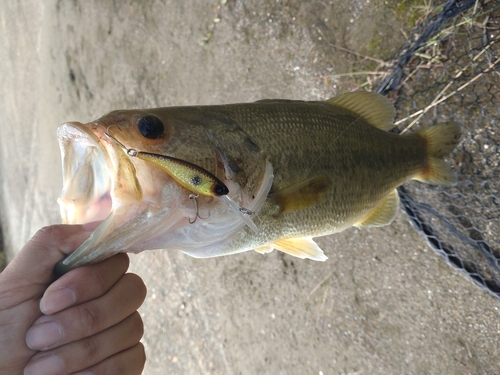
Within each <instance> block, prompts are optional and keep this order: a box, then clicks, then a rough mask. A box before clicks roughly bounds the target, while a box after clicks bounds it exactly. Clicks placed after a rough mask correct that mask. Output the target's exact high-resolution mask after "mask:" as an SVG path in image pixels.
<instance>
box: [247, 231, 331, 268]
mask: <svg viewBox="0 0 500 375" xmlns="http://www.w3.org/2000/svg"><path fill="white" fill-rule="evenodd" d="M269 248H275V249H276V250H279V251H282V252H284V253H287V254H289V255H292V256H294V257H297V258H300V259H312V260H317V261H320V262H324V261H325V260H327V259H328V257H327V256H326V255H325V254H324V253H323V250H321V248H320V247H319V246H318V244H317V243H316V242H314V240H313V239H312V237H302V238H283V239H281V240H278V241H275V242H273V243H271V244H269V245H267V246H263V247H261V248H259V249H256V251H257V252H260V253H265V252H269Z"/></svg>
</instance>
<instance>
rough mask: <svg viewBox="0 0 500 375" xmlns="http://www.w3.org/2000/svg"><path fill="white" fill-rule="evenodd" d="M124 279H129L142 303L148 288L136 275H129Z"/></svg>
mask: <svg viewBox="0 0 500 375" xmlns="http://www.w3.org/2000/svg"><path fill="white" fill-rule="evenodd" d="M124 277H127V281H128V282H129V283H130V284H131V285H132V288H134V295H135V296H137V297H139V298H140V301H141V303H142V302H143V301H144V299H145V298H146V294H147V288H146V284H144V281H143V280H142V279H141V278H140V277H139V276H138V275H136V274H135V273H127V274H126V275H125V276H124Z"/></svg>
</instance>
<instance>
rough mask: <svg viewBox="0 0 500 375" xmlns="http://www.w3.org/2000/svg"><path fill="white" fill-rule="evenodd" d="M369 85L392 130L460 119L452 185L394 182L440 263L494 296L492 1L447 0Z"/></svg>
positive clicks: (499, 33) (498, 66)
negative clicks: (390, 116)
mask: <svg viewBox="0 0 500 375" xmlns="http://www.w3.org/2000/svg"><path fill="white" fill-rule="evenodd" d="M376 91H377V92H379V93H382V94H386V95H388V96H389V97H391V98H392V99H393V100H394V101H395V105H396V108H397V109H398V119H397V122H396V124H397V125H398V129H397V131H399V132H405V131H406V130H408V129H409V128H412V131H413V130H415V129H416V128H417V127H418V128H421V127H422V128H425V127H429V126H432V125H435V124H438V123H441V122H447V121H450V120H452V121H455V122H457V123H458V124H460V125H461V132H462V136H461V141H460V144H459V145H458V147H457V148H456V149H455V151H454V152H453V154H452V155H451V156H450V158H449V162H450V163H452V165H453V167H454V169H455V171H457V174H458V183H457V185H456V186H453V187H434V186H428V185H424V184H421V183H418V182H410V183H407V184H405V186H404V187H401V188H400V189H399V194H400V197H401V202H402V204H403V207H404V209H405V211H406V212H407V214H408V215H409V217H410V220H411V222H412V224H413V225H414V227H415V228H416V229H417V230H418V231H419V232H420V233H421V234H422V235H423V236H424V237H425V238H426V240H427V242H428V243H429V244H430V246H431V247H432V248H433V249H434V250H435V251H436V252H437V253H438V254H439V255H440V256H442V257H443V258H444V259H445V260H446V261H447V263H448V264H450V265H451V266H453V267H455V268H456V269H457V270H459V271H460V272H461V273H462V274H464V275H466V276H467V277H468V278H469V279H470V280H471V281H472V282H473V283H475V284H476V285H478V286H479V287H481V288H482V289H485V290H487V291H488V292H490V293H491V294H492V295H494V296H495V297H497V298H500V263H499V262H500V241H499V233H500V129H499V126H498V123H499V121H500V2H498V1H483V2H481V1H456V0H448V1H445V2H444V3H443V4H442V5H441V6H439V7H438V8H437V9H436V10H435V12H434V13H433V14H430V15H429V16H428V18H427V20H426V21H425V22H423V23H421V24H420V25H419V26H417V27H416V28H415V30H414V31H413V33H412V34H411V36H410V37H409V39H408V42H407V45H405V46H404V47H403V48H402V49H401V50H400V52H399V53H398V54H397V56H396V58H395V59H394V60H393V62H392V63H391V69H389V72H388V74H387V75H386V76H385V77H384V78H383V79H381V80H380V82H379V84H378V86H377V88H376Z"/></svg>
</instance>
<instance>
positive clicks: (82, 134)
mask: <svg viewBox="0 0 500 375" xmlns="http://www.w3.org/2000/svg"><path fill="white" fill-rule="evenodd" d="M105 131H106V129H105V128H104V127H103V126H102V125H100V124H98V123H91V124H81V123H77V122H70V123H64V124H62V125H60V126H59V128H58V129H57V137H58V141H59V146H60V150H61V156H62V165H63V189H62V192H61V195H60V197H59V199H58V203H59V206H60V211H61V218H62V221H63V223H65V224H83V223H87V222H93V221H102V223H101V224H100V225H99V227H98V228H97V230H96V231H95V232H94V233H93V234H92V236H91V237H90V238H89V239H88V240H87V241H85V243H84V244H82V246H80V248H78V249H77V250H76V251H75V252H74V253H73V254H71V255H70V256H69V257H68V258H66V259H65V260H64V262H63V264H62V265H61V266H60V268H61V267H62V266H64V267H66V268H68V270H69V269H72V268H75V267H78V266H80V265H83V264H87V263H89V262H92V261H97V260H99V259H103V258H104V257H106V258H107V257H109V256H111V255H113V253H116V252H118V251H110V249H109V246H108V248H106V246H102V247H101V246H99V247H96V246H95V244H96V243H99V242H100V241H102V240H103V239H104V238H106V237H107V236H109V233H110V232H112V231H116V230H117V228H118V227H120V226H121V225H122V224H123V223H124V222H126V221H127V220H129V219H131V218H132V217H134V215H139V212H141V211H144V210H146V209H147V206H148V204H147V202H144V203H143V204H142V205H141V202H142V198H143V194H142V189H141V186H140V184H139V182H138V180H137V177H136V170H135V167H134V165H133V164H132V163H131V162H130V160H129V158H128V156H127V155H126V153H125V152H124V150H122V149H121V147H119V146H117V145H116V144H115V143H114V142H110V141H109V140H108V139H107V137H105V135H104V132H105ZM132 208H133V209H132ZM115 247H116V246H115Z"/></svg>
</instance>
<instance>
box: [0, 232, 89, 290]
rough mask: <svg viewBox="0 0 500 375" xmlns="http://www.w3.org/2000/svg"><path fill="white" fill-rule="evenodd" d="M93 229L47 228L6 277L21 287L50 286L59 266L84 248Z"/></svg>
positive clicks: (20, 256)
mask: <svg viewBox="0 0 500 375" xmlns="http://www.w3.org/2000/svg"><path fill="white" fill-rule="evenodd" d="M89 227H90V228H89ZM89 229H90V230H89ZM92 229H94V228H93V226H88V225H51V226H47V227H44V228H42V229H40V230H39V231H38V232H37V233H36V234H35V235H34V236H33V238H31V240H29V241H28V243H27V244H26V245H25V246H24V247H23V248H22V249H21V251H20V252H19V253H18V254H17V256H16V257H15V258H14V259H13V260H12V262H10V263H9V265H8V266H7V268H6V269H5V270H4V272H2V274H4V276H5V278H6V279H7V280H11V281H12V282H15V283H17V286H18V287H21V286H26V285H33V284H35V285H40V284H44V285H48V284H49V283H51V282H52V281H53V280H54V275H53V272H52V271H53V269H54V266H55V264H56V263H57V262H58V261H60V260H61V259H63V258H64V257H65V256H66V255H68V254H69V253H71V252H73V251H74V250H75V249H76V248H77V247H78V246H80V245H81V244H82V242H83V241H85V240H86V239H87V238H88V237H89V236H90V234H91V233H92Z"/></svg>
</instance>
